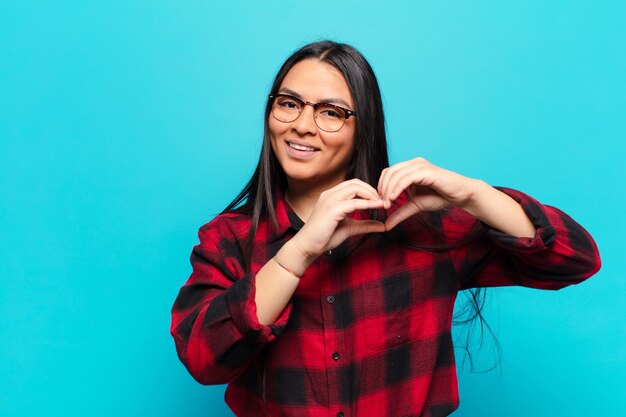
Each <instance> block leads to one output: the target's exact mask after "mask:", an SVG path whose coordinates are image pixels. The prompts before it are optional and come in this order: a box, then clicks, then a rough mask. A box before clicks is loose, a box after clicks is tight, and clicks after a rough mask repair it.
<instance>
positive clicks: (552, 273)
mask: <svg viewBox="0 0 626 417" xmlns="http://www.w3.org/2000/svg"><path fill="white" fill-rule="evenodd" d="M378 190H379V193H380V195H381V197H382V198H383V199H384V201H385V205H386V207H390V205H391V201H395V200H396V199H398V197H399V196H400V194H402V193H404V192H405V190H406V194H405V195H406V201H405V202H404V203H403V204H402V205H400V206H399V207H398V209H397V210H395V211H393V212H392V213H391V214H390V215H389V217H388V218H387V221H386V223H385V225H386V226H387V229H388V230H389V229H391V228H393V227H395V226H396V225H397V224H399V223H400V222H402V221H404V220H406V219H407V218H409V217H411V216H413V215H414V214H416V213H418V212H420V211H430V210H441V209H444V208H449V210H448V211H447V212H446V213H447V214H444V215H443V218H442V225H443V228H444V233H445V234H446V237H447V238H448V239H449V240H452V241H454V240H455V238H459V237H461V236H463V234H464V233H468V232H469V231H470V230H472V229H473V228H474V226H476V222H481V225H482V226H483V227H484V229H485V230H486V233H484V234H483V235H482V236H479V237H478V238H476V239H474V240H473V241H471V242H470V243H469V244H466V245H463V246H462V247H461V249H457V250H453V251H452V252H451V253H452V257H453V263H454V264H455V268H456V269H457V272H458V273H459V276H460V277H461V288H462V289H463V288H469V287H480V286H498V285H525V286H529V287H535V288H545V289H557V288H562V287H564V286H566V285H570V284H574V283H577V282H580V281H582V280H584V279H585V278H588V277H589V276H591V275H593V274H594V273H595V272H597V271H598V269H599V268H600V256H599V253H598V248H597V247H596V245H595V242H594V241H593V239H592V238H591V236H590V235H589V233H587V231H586V230H585V229H583V228H582V227H581V226H580V225H579V224H578V223H576V222H575V221H574V220H572V218H571V217H569V216H568V215H567V214H565V213H563V212H562V211H560V210H559V209H557V208H554V207H550V206H545V205H542V204H540V203H539V202H538V201H537V200H535V199H533V198H532V197H530V196H528V195H526V194H523V193H521V192H519V191H515V190H511V189H507V188H494V187H491V186H489V185H488V184H487V183H485V182H484V181H480V180H475V179H472V178H468V177H464V176H462V175H459V174H457V173H455V172H452V171H449V170H445V169H443V168H440V167H438V166H435V165H433V164H431V163H430V162H428V161H426V160H425V159H424V158H415V159H412V160H410V161H406V162H401V163H398V164H396V165H394V166H392V167H389V168H387V169H385V170H383V173H382V175H381V178H380V180H379V184H378Z"/></svg>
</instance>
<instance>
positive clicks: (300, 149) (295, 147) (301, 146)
mask: <svg viewBox="0 0 626 417" xmlns="http://www.w3.org/2000/svg"><path fill="white" fill-rule="evenodd" d="M289 146H291V147H292V148H294V149H297V150H299V151H314V150H315V148H311V147H310V146H304V145H298V144H297V143H291V142H289Z"/></svg>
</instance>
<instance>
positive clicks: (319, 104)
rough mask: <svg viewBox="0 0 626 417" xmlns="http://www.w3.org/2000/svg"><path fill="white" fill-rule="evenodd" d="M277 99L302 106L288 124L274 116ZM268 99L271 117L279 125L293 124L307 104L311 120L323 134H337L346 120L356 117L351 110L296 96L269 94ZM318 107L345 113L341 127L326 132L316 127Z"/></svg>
mask: <svg viewBox="0 0 626 417" xmlns="http://www.w3.org/2000/svg"><path fill="white" fill-rule="evenodd" d="M279 97H287V98H290V99H293V100H294V101H297V102H299V103H301V104H302V105H301V106H300V111H299V112H298V115H297V116H296V117H295V119H293V120H292V121H290V122H285V121H282V120H280V119H279V118H277V117H276V116H275V115H274V105H275V104H276V99H277V98H279ZM268 98H269V99H270V100H272V110H271V113H272V117H273V118H274V119H276V120H278V121H279V122H281V123H293V122H295V121H296V120H298V117H300V115H301V114H302V110H304V106H306V105H307V104H308V105H309V106H311V107H313V119H315V125H316V126H317V127H318V128H320V129H321V130H323V131H324V132H329V133H332V132H338V131H340V130H341V128H342V127H343V126H344V125H345V124H346V120H347V119H348V118H350V116H354V117H356V113H355V112H354V111H352V110H350V109H346V108H345V107H341V106H337V105H336V104H331V103H313V102H311V101H306V100H302V99H301V98H298V97H296V96H292V95H291V94H270V95H269V96H268ZM320 106H329V107H334V108H336V109H339V110H341V111H343V112H344V113H345V116H344V117H343V123H342V124H341V126H340V127H339V129H337V130H326V129H322V128H321V127H320V125H318V124H317V109H318V108H319V107H320Z"/></svg>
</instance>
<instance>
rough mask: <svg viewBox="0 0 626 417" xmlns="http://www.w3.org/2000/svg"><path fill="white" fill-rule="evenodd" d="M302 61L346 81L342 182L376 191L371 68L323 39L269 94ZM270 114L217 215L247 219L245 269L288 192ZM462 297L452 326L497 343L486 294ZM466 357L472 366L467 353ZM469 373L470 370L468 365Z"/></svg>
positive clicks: (380, 128) (376, 96) (379, 150)
mask: <svg viewBox="0 0 626 417" xmlns="http://www.w3.org/2000/svg"><path fill="white" fill-rule="evenodd" d="M305 59H318V60H320V61H322V62H325V63H327V64H330V65H332V66H333V67H335V68H336V69H338V70H339V71H340V72H341V74H342V75H343V77H344V78H345V80H346V83H347V84H348V87H349V89H350V93H351V95H352V100H353V102H354V111H355V112H356V114H357V115H358V117H357V118H356V131H355V141H354V144H355V146H354V149H355V150H354V155H353V156H352V160H351V162H350V164H349V166H348V171H347V178H346V179H351V178H358V179H360V180H362V181H364V182H366V183H368V184H370V185H372V186H373V187H374V188H376V185H377V183H378V179H379V177H380V174H381V172H382V170H383V169H385V168H387V167H388V166H389V156H388V153H387V137H386V134H385V117H384V113H383V104H382V99H381V95H380V89H379V87H378V81H377V79H376V75H375V74H374V71H373V70H372V67H371V66H370V65H369V63H368V62H367V60H366V59H365V57H364V56H363V55H362V54H361V53H360V52H359V51H357V50H356V49H355V48H353V47H352V46H350V45H346V44H342V43H337V42H333V41H328V40H326V41H321V42H315V43H311V44H308V45H305V46H303V47H302V48H300V49H298V50H297V51H295V52H294V53H293V54H292V55H291V56H290V57H289V58H287V60H286V61H285V62H284V64H283V65H282V66H281V68H280V70H279V71H278V73H277V74H276V77H275V78H274V82H273V83H272V87H271V89H270V93H269V94H270V95H274V94H276V93H278V90H279V89H280V86H281V84H282V82H283V80H284V78H285V76H286V75H287V73H288V72H289V71H290V70H291V68H292V67H293V66H294V65H295V64H297V63H298V62H300V61H302V60H305ZM271 110H272V102H271V101H270V100H269V99H268V100H267V103H266V105H265V116H264V129H263V145H262V148H261V155H260V157H259V162H258V163H257V166H256V169H255V170H254V173H253V174H252V177H251V178H250V180H249V181H248V183H247V184H246V185H245V187H244V188H243V190H241V192H240V193H239V194H238V195H237V197H235V199H234V200H233V201H232V202H231V203H230V204H228V206H226V208H225V209H224V210H223V212H222V213H233V212H234V213H240V214H245V215H248V216H250V217H251V220H252V224H251V227H250V231H249V235H248V239H247V240H246V242H245V243H244V248H243V250H244V254H245V257H246V259H248V267H249V262H250V259H249V258H250V255H251V250H252V242H253V240H254V236H255V235H256V231H257V229H258V226H259V223H260V222H261V219H268V220H269V221H270V222H272V224H273V225H274V227H276V226H277V222H276V215H275V201H276V195H275V188H274V187H276V186H278V187H279V188H280V190H281V191H282V192H283V193H284V192H285V190H286V187H287V176H286V174H285V172H284V170H283V169H282V167H281V166H280V164H279V162H278V160H277V158H276V156H275V155H274V152H273V150H272V146H271V142H270V133H269V126H268V120H269V116H270V112H271ZM370 214H371V216H372V217H373V218H376V219H378V220H380V216H381V214H380V213H379V212H375V211H374V212H371V213H370ZM420 217H421V216H420ZM422 220H423V219H422ZM424 225H425V226H426V227H429V228H433V227H434V226H433V225H432V224H429V223H428V222H424ZM480 232H481V230H479V229H476V230H475V231H474V232H473V233H470V234H469V235H468V236H467V237H466V238H464V239H462V240H459V241H456V242H453V243H444V244H443V245H440V246H437V247H427V248H424V247H422V246H419V245H418V244H413V243H411V242H407V245H408V246H411V247H414V248H416V249H428V250H442V249H446V248H451V247H453V246H457V245H461V244H465V243H467V242H468V241H469V240H471V239H472V238H474V237H475V235H476V234H477V233H480ZM467 292H468V297H467V299H468V302H467V303H466V305H465V306H464V307H463V309H461V312H460V313H459V314H458V316H455V319H454V320H453V323H454V324H459V323H462V324H469V325H470V326H469V328H470V329H471V328H473V327H475V326H474V324H475V322H476V320H478V321H479V322H480V329H481V344H482V334H483V331H484V329H485V328H486V329H487V330H488V332H489V333H490V334H491V335H492V336H493V337H494V339H496V338H495V335H494V334H493V332H492V331H491V328H490V327H489V325H488V324H487V323H486V322H485V320H484V317H483V315H482V307H483V305H484V294H485V289H484V288H474V289H470V290H467ZM470 339H471V330H470V334H469V335H468V336H467V339H466V340H465V342H464V343H463V344H464V347H463V346H462V348H464V350H465V351H466V352H468V354H469V350H468V346H469V344H470ZM496 344H497V339H496ZM498 349H499V346H498ZM468 356H469V357H470V361H471V354H469V355H468ZM472 370H474V366H473V363H472Z"/></svg>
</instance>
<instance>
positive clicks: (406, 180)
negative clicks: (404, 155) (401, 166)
mask: <svg viewBox="0 0 626 417" xmlns="http://www.w3.org/2000/svg"><path fill="white" fill-rule="evenodd" d="M430 175H431V173H430V171H429V170H428V168H421V169H420V168H416V167H412V168H411V169H407V170H405V171H403V172H399V173H398V175H396V177H394V178H392V179H391V181H390V184H389V187H388V190H387V192H388V195H387V198H388V199H389V200H391V201H394V200H396V199H397V198H398V197H399V196H400V194H401V193H402V192H403V191H404V190H406V189H407V188H409V187H410V186H412V185H417V186H423V187H428V188H429V187H430V185H432V181H430V180H429V178H430Z"/></svg>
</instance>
